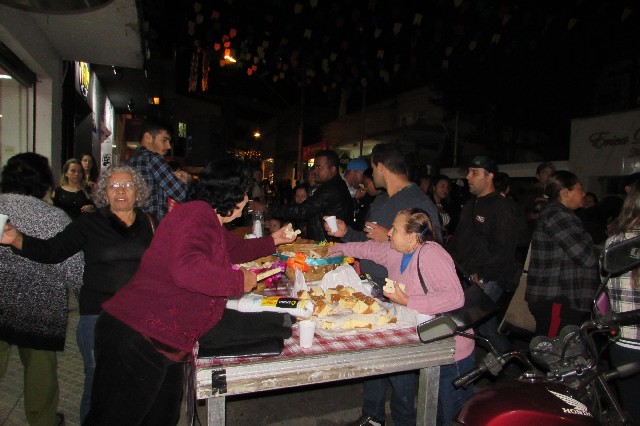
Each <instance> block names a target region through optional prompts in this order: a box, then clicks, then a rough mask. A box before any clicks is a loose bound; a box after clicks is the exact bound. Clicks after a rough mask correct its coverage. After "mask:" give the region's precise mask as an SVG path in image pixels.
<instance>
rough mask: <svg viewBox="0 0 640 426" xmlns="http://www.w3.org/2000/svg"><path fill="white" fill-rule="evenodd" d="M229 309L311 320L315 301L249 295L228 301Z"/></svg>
mask: <svg viewBox="0 0 640 426" xmlns="http://www.w3.org/2000/svg"><path fill="white" fill-rule="evenodd" d="M227 309H233V310H236V311H240V312H280V313H288V314H290V315H293V316H294V317H298V318H310V317H311V315H312V314H313V301H311V300H300V299H298V298H295V297H285V296H261V295H259V294H254V293H247V294H244V295H243V296H242V297H241V298H239V299H228V300H227Z"/></svg>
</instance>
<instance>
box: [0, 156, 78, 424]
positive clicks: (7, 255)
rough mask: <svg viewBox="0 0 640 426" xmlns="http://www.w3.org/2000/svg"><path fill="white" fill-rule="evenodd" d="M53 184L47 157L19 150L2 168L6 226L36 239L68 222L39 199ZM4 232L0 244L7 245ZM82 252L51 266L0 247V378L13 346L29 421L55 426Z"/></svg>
mask: <svg viewBox="0 0 640 426" xmlns="http://www.w3.org/2000/svg"><path fill="white" fill-rule="evenodd" d="M52 186H53V175H52V173H51V168H50V167H49V160H47V158H45V157H43V156H42V155H39V154H35V153H23V154H18V155H16V156H14V157H12V158H10V159H9V161H8V162H7V165H6V166H5V167H4V169H3V170H2V194H1V195H0V212H2V213H3V214H6V215H8V216H9V220H10V221H11V224H9V225H6V226H5V228H4V229H5V230H7V229H8V228H9V229H13V226H17V227H19V228H20V229H22V230H24V231H25V232H28V233H29V234H31V235H34V236H37V237H39V238H51V237H53V236H54V235H55V234H56V233H58V232H60V231H62V230H63V229H64V227H65V226H67V225H68V224H69V222H70V220H69V216H67V215H66V214H65V213H64V212H63V211H62V210H60V209H58V208H56V207H53V206H52V205H51V204H49V203H47V202H45V201H43V198H48V197H49V194H50V191H51V188H52ZM6 238H7V236H6V235H5V236H3V239H2V241H0V242H1V243H2V244H6V243H7V240H6ZM82 267H83V261H82V255H81V254H77V255H75V256H73V257H71V258H69V259H67V260H66V261H64V262H62V263H59V264H56V265H43V264H40V263H34V262H32V261H30V260H27V259H25V258H23V257H20V256H17V255H16V254H14V253H13V252H12V249H11V248H10V247H7V246H1V247H0V294H1V295H2V297H0V377H1V376H4V373H5V370H6V366H7V361H8V358H9V350H10V347H11V346H12V345H15V346H17V347H18V351H19V353H20V360H21V361H22V365H23V367H24V411H25V415H26V417H27V421H28V422H29V424H30V425H58V424H62V423H63V421H64V416H62V414H60V413H56V409H57V407H58V398H59V390H58V376H57V358H56V351H62V350H63V349H64V343H65V337H66V331H67V312H68V288H71V290H73V292H74V293H76V294H77V292H78V291H79V289H80V285H81V284H82V279H81V277H82Z"/></svg>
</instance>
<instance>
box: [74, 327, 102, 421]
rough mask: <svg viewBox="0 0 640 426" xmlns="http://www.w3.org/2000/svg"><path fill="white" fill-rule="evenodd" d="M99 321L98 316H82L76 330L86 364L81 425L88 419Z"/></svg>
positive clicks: (81, 405)
mask: <svg viewBox="0 0 640 426" xmlns="http://www.w3.org/2000/svg"><path fill="white" fill-rule="evenodd" d="M97 320H98V315H80V320H79V321H78V328H76V341H77V342H78V349H80V354H81V355H82V362H83V363H84V389H83V391H82V401H80V424H82V422H84V419H85V418H86V417H87V413H88V412H89V403H90V401H91V387H92V386H93V371H94V370H95V369H96V358H95V356H94V354H93V341H94V337H93V336H94V329H95V327H96V321H97Z"/></svg>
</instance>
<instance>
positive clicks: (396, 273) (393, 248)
mask: <svg viewBox="0 0 640 426" xmlns="http://www.w3.org/2000/svg"><path fill="white" fill-rule="evenodd" d="M432 229H433V227H432V224H431V220H430V219H429V215H427V213H426V212H425V211H424V210H421V209H417V208H413V209H407V210H402V211H400V212H399V213H398V214H397V216H396V217H395V219H394V221H393V225H392V227H391V229H390V230H389V242H386V243H378V242H375V241H367V242H363V243H346V244H337V245H335V246H333V247H331V249H330V252H342V253H344V254H345V255H347V256H353V257H357V258H361V259H369V260H372V261H374V262H376V263H378V264H380V265H382V266H384V267H386V268H387V271H388V274H389V279H392V280H393V281H395V284H394V286H395V291H394V292H393V293H387V292H385V293H384V295H385V296H386V297H388V298H389V299H390V300H391V301H393V302H395V303H398V304H400V305H405V306H407V307H409V308H412V309H414V310H415V311H417V312H418V313H419V314H425V315H435V314H439V313H442V312H447V311H451V310H453V309H456V308H459V307H461V306H463V305H464V293H463V290H462V287H461V285H460V281H459V279H458V276H457V274H456V271H455V265H454V263H453V260H452V259H451V256H449V254H448V253H447V252H446V251H445V249H444V248H442V246H441V245H440V244H439V243H438V241H439V239H440V238H439V236H436V235H434V234H433V232H432ZM418 268H419V269H420V274H421V275H422V279H423V282H424V285H425V286H426V288H423V285H422V284H421V282H420V277H419V274H418ZM399 283H402V284H404V285H405V289H404V290H402V289H401V288H400V286H399V285H398V284H399ZM455 340H456V353H455V363H454V364H450V365H445V366H442V367H440V394H439V398H438V424H446V423H447V422H449V421H450V420H451V419H453V417H454V416H455V414H456V413H457V412H458V410H459V409H460V408H461V407H462V404H463V403H464V402H465V401H466V400H467V398H469V397H470V396H471V395H473V389H472V388H471V387H468V388H467V389H460V390H456V389H454V388H453V385H452V384H451V382H452V381H453V379H455V378H456V377H457V376H459V375H461V374H463V373H465V372H467V371H469V370H471V369H472V368H473V367H474V354H473V350H474V343H473V340H471V339H467V338H465V337H459V336H456V337H455ZM404 375H405V376H406V379H405V380H401V381H400V383H401V384H402V385H397V383H398V381H397V380H393V381H392V383H393V384H394V394H393V396H392V404H393V403H394V402H397V403H400V404H403V405H404V404H407V403H409V404H411V408H412V409H413V400H414V395H415V380H416V378H415V374H414V373H409V374H404ZM385 386H386V385H385ZM398 393H401V394H400V395H397V394H398ZM402 394H404V395H402ZM369 405H370V406H371V410H370V411H372V412H368V411H369V410H368V406H369ZM376 405H377V403H376V402H373V401H372V402H370V404H368V402H367V401H365V402H364V406H363V411H364V413H363V416H369V417H370V418H371V420H373V421H378V422H381V421H384V416H382V418H380V417H381V414H383V413H374V412H373V411H376V410H375V409H374V407H375V406H376ZM413 417H414V419H415V412H414V414H413ZM363 424H367V423H363Z"/></svg>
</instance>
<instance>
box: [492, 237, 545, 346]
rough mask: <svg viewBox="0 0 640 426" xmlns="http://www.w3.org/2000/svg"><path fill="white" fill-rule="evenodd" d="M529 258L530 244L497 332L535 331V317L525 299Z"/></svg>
mask: <svg viewBox="0 0 640 426" xmlns="http://www.w3.org/2000/svg"><path fill="white" fill-rule="evenodd" d="M530 259H531V246H529V251H528V252H527V260H525V262H524V269H523V271H522V275H520V282H519V283H518V287H517V288H516V291H515V293H514V294H513V297H512V298H511V301H510V302H509V306H508V307H507V310H506V311H505V313H504V317H503V318H502V321H501V322H500V325H499V326H498V333H500V334H510V333H516V334H523V335H526V334H533V333H535V332H536V319H535V318H534V317H533V315H532V314H531V311H530V310H529V304H528V303H527V301H526V300H525V293H526V292H527V276H528V271H529V261H530Z"/></svg>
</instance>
